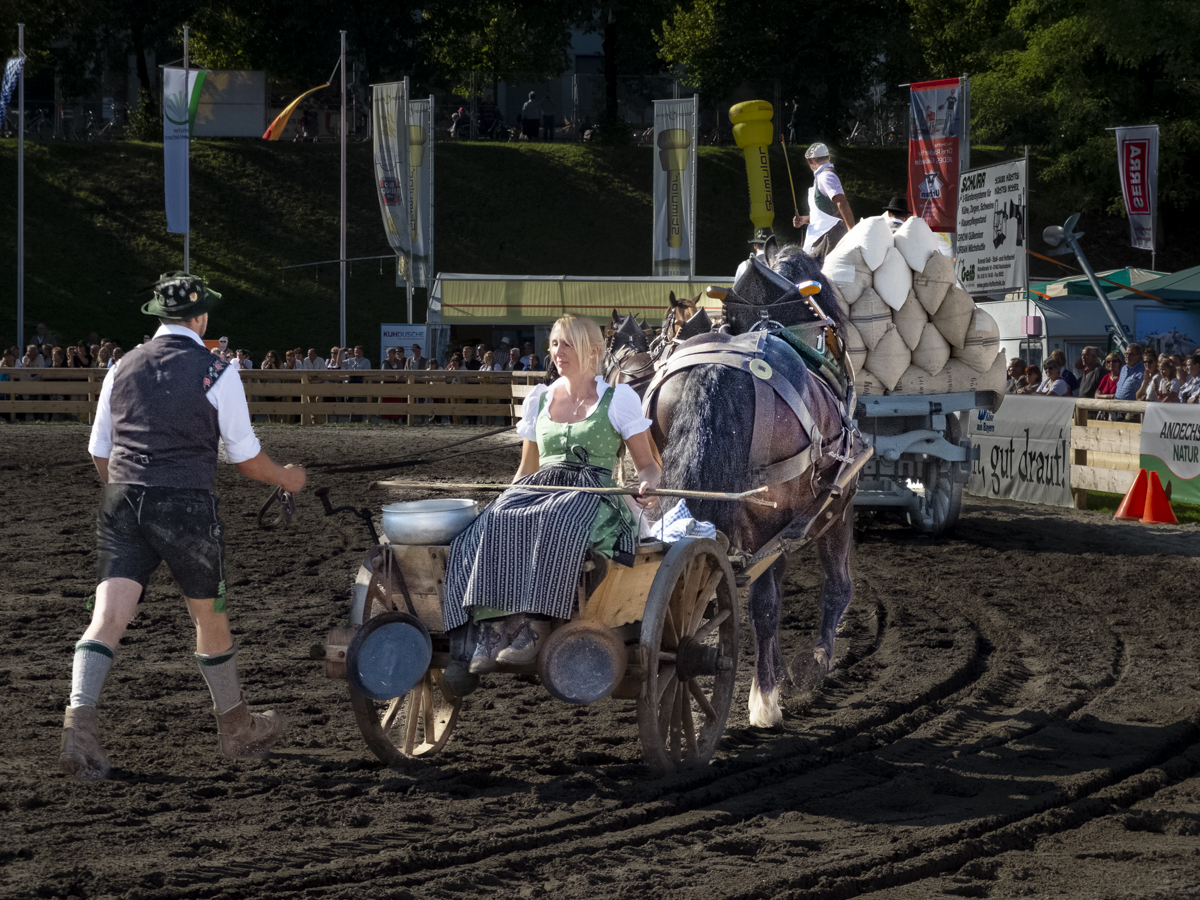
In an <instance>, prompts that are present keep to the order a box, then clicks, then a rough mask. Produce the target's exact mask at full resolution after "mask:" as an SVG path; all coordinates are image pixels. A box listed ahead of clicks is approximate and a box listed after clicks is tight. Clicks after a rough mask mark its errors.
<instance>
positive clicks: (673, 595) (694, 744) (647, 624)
mask: <svg viewBox="0 0 1200 900" xmlns="http://www.w3.org/2000/svg"><path fill="white" fill-rule="evenodd" d="M738 625H739V617H738V609H737V586H736V584H735V583H734V579H733V570H732V569H731V568H730V566H729V559H728V557H726V555H725V553H724V552H723V551H722V549H721V547H720V545H719V544H717V542H716V541H713V540H709V539H707V538H692V539H685V540H682V541H680V542H679V543H677V544H675V545H674V546H673V547H672V548H671V549H670V551H668V553H667V555H666V557H665V558H664V559H663V561H662V564H661V565H660V566H659V570H658V574H657V575H656V576H655V577H654V582H653V584H651V586H650V593H649V595H648V596H647V598H646V611H645V613H644V614H643V618H642V634H641V642H640V648H639V649H640V653H641V658H642V663H643V666H644V672H645V675H644V679H645V680H644V684H643V686H642V692H641V695H640V696H639V697H638V701H637V712H638V732H639V733H640V735H641V739H642V750H643V753H644V754H645V757H646V763H647V764H648V765H649V766H650V768H651V770H653V771H654V772H655V774H658V775H666V774H670V773H672V772H675V771H677V770H678V769H679V768H680V767H681V766H683V765H686V764H688V763H707V762H708V761H709V760H710V759H712V755H713V753H714V752H715V751H716V749H717V742H718V741H719V740H720V739H721V735H722V734H723V733H724V732H725V720H726V719H727V718H728V716H729V705H730V703H731V702H732V700H733V685H734V679H735V677H736V675H737V654H738Z"/></svg>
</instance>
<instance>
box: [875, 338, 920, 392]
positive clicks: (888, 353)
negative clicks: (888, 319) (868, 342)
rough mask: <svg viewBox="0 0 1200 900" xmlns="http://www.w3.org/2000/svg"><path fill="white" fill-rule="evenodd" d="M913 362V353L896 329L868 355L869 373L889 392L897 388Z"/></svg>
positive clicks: (880, 340) (881, 339)
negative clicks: (898, 382)
mask: <svg viewBox="0 0 1200 900" xmlns="http://www.w3.org/2000/svg"><path fill="white" fill-rule="evenodd" d="M911 362H912V351H911V350H909V349H908V346H907V345H906V344H905V343H904V338H902V337H900V332H898V331H897V330H896V329H895V328H894V327H893V328H891V329H889V330H888V331H887V332H886V333H885V334H884V335H883V337H881V338H880V339H879V342H878V343H876V344H875V346H874V347H873V348H871V350H870V351H868V353H867V363H866V368H867V371H868V372H870V373H871V374H872V375H874V376H875V377H876V378H878V379H879V381H880V383H881V384H882V385H883V386H884V387H885V388H887V389H888V390H889V391H890V390H892V389H893V388H894V387H895V386H896V382H897V381H899V380H900V376H901V375H903V374H904V370H905V369H907V368H908V366H909V363H911Z"/></svg>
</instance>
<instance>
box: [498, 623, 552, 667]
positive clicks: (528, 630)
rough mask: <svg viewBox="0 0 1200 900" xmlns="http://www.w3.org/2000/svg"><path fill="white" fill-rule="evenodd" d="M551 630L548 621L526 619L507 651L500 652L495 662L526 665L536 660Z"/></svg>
mask: <svg viewBox="0 0 1200 900" xmlns="http://www.w3.org/2000/svg"><path fill="white" fill-rule="evenodd" d="M551 630H552V625H551V622H550V620H549V619H530V618H526V620H525V622H524V623H523V624H522V625H521V629H520V631H518V632H517V634H516V637H514V638H513V639H512V643H511V644H510V645H509V646H508V648H507V649H505V650H501V651H500V654H499V655H498V656H497V657H496V661H497V662H501V663H505V664H506V665H514V666H523V665H528V664H529V663H531V662H533V661H534V660H535V659H537V655H538V652H539V651H540V650H541V649H542V645H543V644H545V643H546V638H548V637H550V631H551Z"/></svg>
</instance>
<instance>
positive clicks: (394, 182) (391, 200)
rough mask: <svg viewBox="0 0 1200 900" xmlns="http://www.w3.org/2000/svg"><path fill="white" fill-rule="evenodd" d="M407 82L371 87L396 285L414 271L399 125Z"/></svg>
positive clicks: (404, 116) (382, 205)
mask: <svg viewBox="0 0 1200 900" xmlns="http://www.w3.org/2000/svg"><path fill="white" fill-rule="evenodd" d="M407 86H408V84H407V81H397V82H393V83H391V84H376V85H372V88H371V89H372V98H371V131H372V134H373V135H374V139H375V190H376V193H377V194H378V195H379V211H380V212H381V213H383V229H384V231H385V232H387V239H388V244H389V245H391V248H392V249H393V250H395V251H396V254H397V256H398V257H399V259H398V261H397V264H396V286H397V287H399V286H401V285H402V284H403V283H404V282H406V281H407V280H408V273H409V272H410V271H411V269H412V262H411V256H412V240H411V238H410V236H409V235H410V233H411V230H412V228H411V221H410V219H411V211H412V204H411V200H410V197H409V187H410V178H411V174H410V172H409V170H408V154H409V142H408V134H407V129H405V135H404V137H405V140H400V137H399V135H400V127H399V126H400V124H401V123H406V122H408V118H409V112H408V96H407V93H406V88H407Z"/></svg>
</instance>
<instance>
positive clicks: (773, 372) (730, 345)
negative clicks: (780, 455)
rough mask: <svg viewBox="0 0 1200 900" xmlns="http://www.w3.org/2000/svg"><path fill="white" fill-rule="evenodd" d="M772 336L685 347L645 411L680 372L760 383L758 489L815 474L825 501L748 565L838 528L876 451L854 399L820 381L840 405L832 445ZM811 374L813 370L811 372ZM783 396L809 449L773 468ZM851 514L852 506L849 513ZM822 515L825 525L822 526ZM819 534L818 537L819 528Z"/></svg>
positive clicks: (753, 444)
mask: <svg viewBox="0 0 1200 900" xmlns="http://www.w3.org/2000/svg"><path fill="white" fill-rule="evenodd" d="M768 334H769V332H767V331H756V332H750V333H747V334H741V335H737V336H735V337H733V338H731V339H730V340H728V341H726V342H723V343H721V344H713V343H701V344H697V345H695V346H692V347H687V346H683V347H679V348H678V349H676V350H675V352H674V353H673V354H672V355H671V356H670V357H669V358H668V359H667V360H666V361H664V362H662V363H660V364H659V368H658V372H657V374H656V375H655V377H654V380H653V381H652V382H651V384H650V387H649V388H648V389H647V391H646V399H645V401H644V403H643V410H650V409H652V407H653V403H654V399H655V395H656V394H657V392H658V390H659V388H660V387H661V386H662V384H663V382H664V381H666V379H667V378H668V377H669V376H671V375H672V374H674V373H675V372H680V371H684V370H685V369H690V368H692V367H693V366H699V365H721V366H728V367H729V368H732V369H738V370H739V371H743V372H748V373H749V374H750V375H752V376H753V382H754V433H753V435H752V437H751V440H750V458H751V465H752V466H753V467H754V468H753V477H754V484H755V485H768V486H770V485H775V484H783V483H785V482H788V481H792V480H793V479H795V478H798V477H799V476H801V475H802V474H804V473H805V472H806V471H811V472H812V485H811V486H812V491H813V495H814V496H817V495H818V494H821V493H823V494H824V497H823V501H822V503H821V504H820V506H819V507H818V508H817V510H816V513H815V514H814V516H813V517H812V518H811V519H809V520H808V521H807V522H806V523H805V524H804V526H803V528H802V529H801V531H800V532H799V533H798V534H794V535H793V534H791V532H792V530H793V526H794V525H796V522H794V521H793V522H790V523H788V525H787V526H785V527H784V528H783V529H782V530H781V531H780V532H779V533H778V534H776V535H775V536H774V537H772V538H771V539H770V540H768V541H767V542H766V543H765V544H764V545H763V546H762V547H761V548H760V549H759V550H758V551H757V552H756V553H754V554H753V555H752V556H749V557H748V558H747V563H748V564H750V563H753V562H756V561H757V560H759V559H765V558H767V557H769V556H771V555H773V554H778V553H781V552H792V551H793V550H795V549H797V548H798V547H800V546H802V545H803V544H805V543H807V542H808V541H810V540H815V539H816V538H818V537H820V536H821V535H822V534H824V532H825V531H826V530H827V529H828V528H829V527H830V526H831V525H832V524H833V519H832V513H826V511H827V510H828V508H829V506H830V505H831V504H832V503H833V501H834V500H836V499H838V498H839V497H841V496H842V494H843V492H845V491H850V492H851V493H853V491H854V485H855V484H856V482H857V480H858V475H859V472H860V471H861V470H862V467H863V465H864V464H865V463H866V462H867V460H868V459H869V458H870V457H871V455H872V453H871V449H870V447H866V446H864V442H863V441H862V438H861V435H860V434H859V431H858V429H857V428H856V427H855V426H854V424H853V422H852V421H851V418H850V409H849V408H848V405H847V401H848V400H849V401H850V402H852V400H853V394H851V396H850V397H849V398H846V399H842V398H839V397H838V396H837V394H836V393H835V392H834V391H833V389H832V388H831V387H830V386H829V384H827V383H826V381H825V380H824V379H823V378H821V377H819V376H816V375H814V378H813V381H814V382H815V383H816V384H817V385H819V386H820V387H819V388H818V389H819V390H823V391H826V392H827V393H828V394H829V396H830V397H832V398H833V399H834V400H835V401H836V403H837V407H838V410H839V412H840V414H841V419H842V433H841V437H840V438H839V440H837V441H836V443H831V444H830V445H826V444H825V442H824V438H823V436H822V435H821V432H820V429H819V428H818V426H817V423H816V420H815V419H814V418H813V415H812V413H811V412H810V411H809V408H808V405H807V404H806V403H805V402H804V399H803V398H802V397H801V396H800V392H799V391H797V390H796V387H795V385H793V384H792V383H791V382H790V381H789V380H788V379H787V378H786V377H785V375H784V373H783V372H781V371H779V370H777V369H775V368H773V367H772V366H771V365H770V363H768V362H767V360H766V358H765V357H766V349H767V336H768ZM810 371H811V370H810ZM773 395H778V396H779V397H780V398H782V399H783V401H784V402H785V403H786V404H787V405H788V408H789V409H791V410H792V413H793V414H794V415H795V416H796V420H797V421H798V422H799V423H800V427H801V428H802V429H803V430H804V432H805V434H806V435H808V439H809V445H808V446H807V447H805V448H804V449H803V450H801V451H800V452H799V453H796V454H794V455H792V456H790V457H788V458H787V459H784V460H780V461H779V462H775V463H772V462H771V457H770V453H771V441H772V438H773V437H774V430H775V397H774V396H773ZM826 457H829V458H831V459H834V460H837V461H838V462H839V463H840V465H839V466H838V469H837V472H836V473H835V474H834V476H833V478H832V479H831V481H830V483H829V484H827V485H825V486H824V487H823V488H822V489H820V490H818V486H817V464H818V463H820V462H821V460H822V459H824V458H826ZM846 508H847V509H849V508H850V507H849V505H847V507H846ZM822 513H826V516H825V519H824V520H823V521H820V522H819V524H818V520H820V519H821V516H822ZM814 525H817V530H816V531H815V533H814V532H813V526H814Z"/></svg>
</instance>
